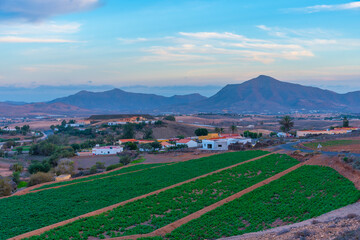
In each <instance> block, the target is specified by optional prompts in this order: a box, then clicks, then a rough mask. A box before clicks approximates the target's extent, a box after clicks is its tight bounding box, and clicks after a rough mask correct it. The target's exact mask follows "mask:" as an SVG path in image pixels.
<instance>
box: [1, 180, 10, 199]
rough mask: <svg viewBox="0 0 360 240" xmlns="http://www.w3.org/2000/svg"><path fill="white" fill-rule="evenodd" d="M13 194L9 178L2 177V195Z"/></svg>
mask: <svg viewBox="0 0 360 240" xmlns="http://www.w3.org/2000/svg"><path fill="white" fill-rule="evenodd" d="M10 195H11V184H10V182H9V180H8V179H5V178H3V179H0V197H4V196H10Z"/></svg>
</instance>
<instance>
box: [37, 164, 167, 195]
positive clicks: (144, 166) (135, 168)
mask: <svg viewBox="0 0 360 240" xmlns="http://www.w3.org/2000/svg"><path fill="white" fill-rule="evenodd" d="M164 165H166V164H139V165H134V166H130V167H125V168H120V169H119V170H116V171H113V172H109V173H104V174H99V175H94V176H89V177H84V178H79V179H74V180H71V181H63V182H56V183H52V184H46V185H43V186H41V187H38V188H34V189H33V190H31V191H36V190H41V189H46V188H51V187H58V186H63V185H67V184H73V183H79V182H84V181H90V180H94V179H99V178H106V177H109V176H114V175H118V174H123V173H128V172H133V171H139V170H145V169H149V168H153V167H160V166H164Z"/></svg>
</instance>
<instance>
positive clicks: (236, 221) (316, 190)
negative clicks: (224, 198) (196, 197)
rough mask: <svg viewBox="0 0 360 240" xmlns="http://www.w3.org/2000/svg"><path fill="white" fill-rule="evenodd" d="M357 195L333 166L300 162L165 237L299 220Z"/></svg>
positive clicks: (212, 234)
mask: <svg viewBox="0 0 360 240" xmlns="http://www.w3.org/2000/svg"><path fill="white" fill-rule="evenodd" d="M359 199H360V191H358V190H357V189H356V188H355V187H354V184H353V183H352V182H350V181H349V180H348V179H346V178H344V177H342V176H341V175H340V174H338V173H337V172H336V171H335V170H333V169H331V168H328V167H320V166H303V167H301V168H299V169H297V170H295V171H294V172H291V173H289V174H287V175H285V176H284V177H282V178H280V179H278V180H275V181H274V182H272V183H270V184H268V185H265V186H263V187H261V188H258V189H256V190H254V191H252V192H250V193H248V194H246V195H244V196H243V197H241V198H239V199H237V200H234V201H232V202H230V203H228V204H225V205H223V206H222V207H219V208H217V209H215V210H213V211H211V212H208V213H207V214H205V215H203V216H202V217H200V218H198V219H195V220H193V221H191V222H189V223H187V224H184V225H182V226H181V227H179V228H178V229H175V230H174V231H173V232H172V233H171V234H168V235H167V236H166V239H176V240H180V239H216V238H221V237H227V236H234V235H241V234H244V233H249V232H256V231H261V230H264V229H268V228H272V227H276V226H280V225H285V224H291V223H295V222H301V221H303V220H306V219H310V218H313V217H316V216H319V215H321V214H323V213H327V212H330V211H332V210H335V209H338V208H340V207H343V206H346V205H348V204H351V203H354V202H356V201H358V200H359Z"/></svg>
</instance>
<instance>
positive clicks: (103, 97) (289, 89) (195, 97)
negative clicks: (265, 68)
mask: <svg viewBox="0 0 360 240" xmlns="http://www.w3.org/2000/svg"><path fill="white" fill-rule="evenodd" d="M359 102H360V91H357V92H351V93H346V94H338V93H335V92H332V91H329V90H323V89H320V88H316V87H308V86H302V85H299V84H293V83H287V82H282V81H279V80H276V79H274V78H272V77H269V76H264V75H260V76H259V77H257V78H254V79H251V80H249V81H246V82H244V83H241V84H229V85H226V86H225V87H224V88H222V89H221V90H220V91H219V92H218V93H216V94H215V95H213V96H212V97H209V98H206V97H204V96H202V95H200V94H197V93H195V94H189V95H175V96H172V97H164V96H160V95H155V94H144V93H132V92H126V91H123V90H120V89H116V88H115V89H113V90H110V91H104V92H90V91H80V92H78V93H76V94H74V95H70V96H68V97H63V98H57V99H55V100H53V101H50V102H47V103H34V104H25V105H23V104H22V105H19V104H18V103H13V104H12V103H2V104H0V114H1V115H4V114H5V112H6V111H4V110H5V109H4V106H5V105H6V108H8V107H11V109H12V110H14V112H17V113H21V112H24V114H25V113H26V114H32V115H34V114H35V113H40V112H43V113H44V114H46V113H47V114H49V113H51V114H55V113H56V114H60V113H61V114H69V115H73V114H76V115H86V114H89V113H90V112H91V113H152V114H156V113H166V112H174V113H197V112H213V113H219V112H235V113H242V112H246V113H288V112H293V111H301V112H309V111H313V110H318V111H324V112H353V113H358V112H360V104H359ZM18 108H19V109H18ZM8 109H9V108H8ZM17 109H18V110H17Z"/></svg>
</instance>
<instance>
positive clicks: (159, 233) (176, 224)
mask: <svg viewBox="0 0 360 240" xmlns="http://www.w3.org/2000/svg"><path fill="white" fill-rule="evenodd" d="M305 164H306V162H303V163H299V164H297V165H296V166H294V167H291V168H289V169H287V170H285V171H283V172H281V173H278V174H276V175H275V176H272V177H270V178H268V179H266V180H264V181H261V182H259V183H257V184H255V185H253V186H251V187H249V188H247V189H244V190H242V191H240V192H238V193H236V194H234V195H231V196H230V197H228V198H225V199H223V200H221V201H219V202H216V203H214V204H212V205H210V206H208V207H205V208H203V209H201V210H199V211H197V212H195V213H193V214H190V215H188V216H186V217H184V218H182V219H179V220H177V221H175V222H173V223H170V224H169V225H166V226H164V227H162V228H159V229H157V230H155V231H154V232H151V233H148V234H137V235H130V236H123V237H117V238H110V239H111V240H124V239H138V238H145V237H155V236H165V235H166V234H168V233H171V232H172V231H173V230H175V229H176V228H178V227H180V226H181V225H183V224H186V223H188V222H190V221H191V220H194V219H197V218H199V217H201V216H202V215H204V214H206V213H208V212H210V211H212V210H214V209H216V208H218V207H221V206H223V205H224V204H226V203H228V202H231V201H233V200H235V199H237V198H240V197H241V196H243V195H244V194H247V193H249V192H251V191H253V190H255V189H257V188H259V187H262V186H264V185H267V184H269V183H271V182H272V181H274V180H277V179H279V178H281V177H283V176H285V175H286V174H288V173H290V172H292V171H294V170H296V169H298V168H299V167H302V166H303V165H305Z"/></svg>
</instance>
